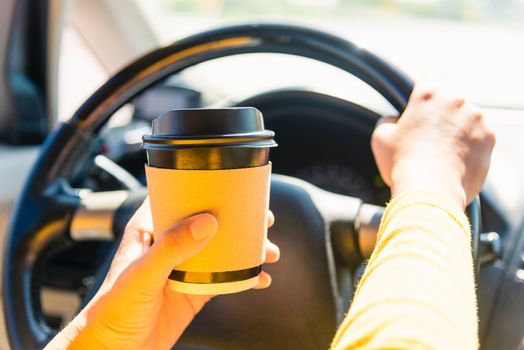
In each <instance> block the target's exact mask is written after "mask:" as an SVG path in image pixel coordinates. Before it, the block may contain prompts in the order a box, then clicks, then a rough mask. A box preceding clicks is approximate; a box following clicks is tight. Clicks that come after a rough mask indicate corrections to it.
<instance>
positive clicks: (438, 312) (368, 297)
mask: <svg viewBox="0 0 524 350" xmlns="http://www.w3.org/2000/svg"><path fill="white" fill-rule="evenodd" d="M477 348H478V339H477V301H476V295H475V283H474V276H473V262H472V257H471V243H470V233H469V224H468V220H467V218H466V216H465V215H464V213H463V212H462V211H461V210H460V208H458V207H457V206H456V205H455V204H454V203H452V202H451V201H448V200H447V199H446V198H444V197H441V196H440V195H438V194H435V193H431V192H426V191H409V192H405V193H403V194H401V195H399V196H398V197H396V198H395V199H393V200H392V201H391V202H390V203H389V205H388V207H387V209H386V212H385V214H384V217H383V218H382V222H381V224H380V229H379V233H378V237H377V244H376V247H375V250H374V251H373V254H372V256H371V258H370V260H369V262H368V264H367V267H366V271H365V273H364V275H363V276H362V279H361V280H360V283H359V285H358V288H357V291H356V293H355V296H354V298H353V302H352V305H351V307H350V309H349V312H348V314H347V316H346V318H345V319H344V321H343V322H342V324H341V326H340V328H339V330H338V331H337V334H336V335H335V338H334V339H333V342H332V350H342V349H446V350H449V349H460V350H468V349H477Z"/></svg>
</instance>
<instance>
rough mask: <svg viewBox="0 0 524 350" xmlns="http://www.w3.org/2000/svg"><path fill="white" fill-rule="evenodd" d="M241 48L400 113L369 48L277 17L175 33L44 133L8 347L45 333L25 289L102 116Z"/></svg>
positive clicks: (18, 248) (62, 226) (9, 316)
mask: <svg viewBox="0 0 524 350" xmlns="http://www.w3.org/2000/svg"><path fill="white" fill-rule="evenodd" d="M245 53H282V54H289V55H295V56H302V57H307V58H311V59H314V60H317V61H321V62H324V63H328V64H330V65H333V66H335V67H338V68H340V69H342V70H343V71H346V72H348V73H350V74H352V75H354V76H356V77H357V78H359V79H361V80H362V81H364V82H365V83H366V84H368V85H369V86H371V87H372V88H374V89H375V90H376V91H377V92H379V93H380V94H381V95H382V96H383V97H385V98H386V100H388V101H389V102H390V103H391V104H392V105H393V107H395V108H396V109H397V111H399V113H401V112H402V111H403V109H404V108H405V106H406V104H407V101H408V98H409V95H410V93H411V91H412V88H413V82H412V81H411V80H410V79H409V78H408V77H407V76H406V75H405V74H403V73H402V72H400V71H399V70H398V69H396V68H394V67H393V66H392V65H390V64H388V63H386V62H385V61H384V60H382V59H380V58H378V57H377V56H375V55H374V54H372V53H370V52H368V51H366V50H365V49H362V48H360V47H358V46H356V45H354V44H353V43H351V42H349V41H346V40H344V39H341V38H339V37H337V36H334V35H331V34H327V33H324V32H321V31H317V30H313V29H309V28H304V27H299V26H291V25H281V24H247V25H236V26H230V27H224V28H219V29H215V30H211V31H207V32H203V33H200V34H197V35H194V36H191V37H188V38H186V39H182V40H180V41H177V42H175V43H173V44H172V45H170V46H167V47H165V48H161V49H158V50H155V51H153V52H151V53H149V54H147V55H145V56H143V57H142V58H139V59H138V60H136V61H135V62H133V63H131V64H130V65H129V66H127V67H126V68H124V69H123V70H122V71H120V72H119V73H117V74H116V75H115V76H114V77H112V78H111V79H110V80H109V81H108V82H106V83H105V84H104V85H103V86H102V87H101V88H100V89H98V90H97V91H96V92H95V93H94V94H93V95H92V96H91V97H90V98H89V99H88V100H86V102H85V103H84V104H83V105H82V106H81V107H80V108H79V109H78V110H77V111H76V112H75V113H74V115H73V117H72V118H71V119H70V120H69V121H68V122H66V123H62V124H60V125H59V127H58V128H57V129H56V130H55V131H54V132H53V133H52V134H51V135H50V136H49V138H48V139H47V140H46V142H45V143H44V145H43V147H42V152H41V154H40V157H39V159H38V161H37V162H36V164H35V166H34V168H33V170H32V172H31V174H30V176H29V178H28V180H27V182H26V185H25V187H24V190H23V192H22V195H21V196H20V197H19V200H18V202H17V205H16V207H15V210H14V212H13V216H12V220H11V223H10V227H9V231H8V241H7V244H6V251H5V254H4V257H5V258H4V265H3V276H2V278H3V298H4V312H5V316H6V323H7V330H8V334H9V339H10V342H11V345H12V346H13V348H15V349H28V348H41V347H43V346H44V345H45V344H46V343H47V341H48V340H49V337H50V336H51V335H52V333H51V332H50V330H49V329H48V327H47V326H46V325H45V322H43V320H42V315H39V314H38V311H35V310H39V307H40V301H39V300H37V299H39V298H38V297H37V296H36V295H34V293H35V292H34V290H33V288H32V283H33V279H34V278H35V276H34V264H35V263H36V261H37V255H38V254H39V253H41V251H42V250H43V249H45V246H46V245H47V244H48V243H49V242H52V241H53V240H56V239H59V238H60V237H62V236H63V235H64V232H66V231H67V230H68V228H69V227H70V225H71V221H72V217H73V214H74V212H75V210H76V209H77V207H78V206H79V201H80V199H79V198H80V197H79V194H78V192H77V191H75V190H74V189H71V188H70V187H69V186H68V181H69V180H71V178H72V177H74V176H75V172H76V170H77V168H78V165H79V164H80V163H81V162H82V160H83V159H84V158H83V157H84V156H85V155H86V154H87V153H88V152H86V151H85V150H86V149H87V147H88V146H89V144H90V141H91V140H92V135H94V134H96V133H97V132H98V131H99V130H100V129H101V128H102V126H103V125H105V123H106V122H107V121H108V120H109V118H110V116H111V115H112V114H113V113H114V112H115V111H116V110H118V109H119V108H120V107H121V106H122V105H124V103H126V102H128V101H129V100H130V99H131V98H133V97H134V96H136V95H137V94H139V93H140V92H141V91H143V90H144V89H146V88H147V87H149V86H151V85H153V84H155V83H157V82H159V81H161V80H162V79H164V78H166V77H168V76H170V75H173V74H177V73H180V72H181V71H182V70H184V69H186V68H188V67H191V66H194V65H197V64H199V63H202V62H206V61H209V60H212V59H216V58H221V57H226V56H232V55H238V54H245Z"/></svg>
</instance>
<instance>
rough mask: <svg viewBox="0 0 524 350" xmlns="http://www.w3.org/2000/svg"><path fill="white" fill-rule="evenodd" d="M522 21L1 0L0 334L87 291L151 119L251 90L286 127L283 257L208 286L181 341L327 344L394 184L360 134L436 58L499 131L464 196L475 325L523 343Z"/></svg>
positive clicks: (282, 5)
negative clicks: (480, 174)
mask: <svg viewBox="0 0 524 350" xmlns="http://www.w3.org/2000/svg"><path fill="white" fill-rule="evenodd" d="M523 20H524V3H522V1H519V0H506V1H480V0H471V1H466V0H461V1H447V0H431V1H416V0H402V1H401V0H391V1H372V0H369V1H366V0H358V1H357V0H346V1H344V0H329V1H327V0H326V1H322V0H285V1H282V0H272V1H251V2H242V1H234V0H214V1H211V0H208V1H203V0H202V1H182V0H149V1H148V0H126V1H123V0H118V1H114V0H89V1H88V0H41V1H38V2H36V1H29V0H17V1H15V0H4V1H2V2H1V3H0V66H2V67H3V70H2V71H1V72H0V183H1V185H0V186H1V189H2V191H0V242H1V247H2V250H1V252H2V253H1V254H2V259H1V263H0V264H1V265H0V266H1V270H2V279H1V282H0V283H1V287H2V298H1V303H2V308H1V309H0V310H1V311H0V348H1V349H41V348H43V347H44V346H45V344H47V342H49V340H50V339H51V338H52V337H53V336H54V335H55V334H56V333H57V332H58V331H59V330H60V329H61V328H63V327H64V325H66V324H67V323H68V322H69V321H70V320H71V319H72V318H73V317H74V316H75V315H76V313H78V311H79V310H80V309H81V308H82V306H83V305H85V304H86V303H87V302H88V301H89V300H90V298H91V297H92V296H93V295H94V293H95V292H96V291H97V288H98V287H99V286H100V284H101V283H102V281H103V278H104V276H105V273H106V272H107V270H108V268H109V265H110V263H111V259H112V256H113V255H114V253H115V251H116V248H117V246H118V243H119V239H120V238H121V236H122V233H123V230H124V227H125V224H126V223H127V220H128V219H129V218H130V216H131V215H132V213H133V212H134V211H135V210H136V208H137V207H138V206H139V205H140V203H141V202H142V201H143V200H144V198H145V197H146V195H147V190H146V187H145V185H146V179H145V173H144V164H145V163H146V154H145V152H144V150H143V149H142V136H143V135H144V134H148V133H149V132H150V130H151V122H152V120H153V119H154V118H156V117H157V116H159V115H160V114H162V113H163V112H165V111H167V110H170V109H175V108H201V107H240V106H251V107H256V108H257V109H258V110H260V111H261V112H262V113H263V116H264V123H265V127H266V128H267V129H270V130H273V131H274V132H275V135H276V136H275V139H276V141H277V142H278V147H277V148H275V149H272V150H271V156H270V158H271V162H272V167H273V176H272V181H271V197H270V198H271V199H270V209H271V210H272V211H273V212H274V214H275V217H276V222H275V225H274V227H272V228H271V229H270V230H269V237H270V238H271V239H272V241H274V242H275V243H276V244H277V245H279V246H280V249H281V260H280V262H279V263H277V264H275V265H274V266H273V265H272V266H267V267H264V269H265V270H267V271H268V272H270V273H271V275H272V276H273V283H272V286H271V287H270V288H269V289H267V290H264V291H247V292H243V293H239V294H234V295H227V296H220V297H218V298H215V299H213V300H212V301H211V302H210V303H209V304H208V305H206V307H205V308H204V310H203V311H202V312H201V313H200V314H198V316H197V317H196V319H195V321H194V322H193V323H192V324H191V325H190V327H189V328H188V329H187V331H186V332H185V333H184V335H183V337H182V338H181V340H180V342H178V343H177V345H176V346H175V347H174V348H175V349H194V350H197V349H198V350H204V349H207V350H209V349H217V350H218V349H326V348H327V347H328V346H329V344H330V341H331V339H332V338H333V335H334V333H335V331H336V329H337V325H338V324H340V322H341V321H342V319H343V317H344V315H345V313H346V312H347V309H348V307H349V305H350V303H351V298H352V295H353V292H354V289H355V286H356V283H358V280H359V276H361V274H362V272H363V271H364V269H365V261H366V259H368V258H369V256H370V254H371V252H372V250H373V246H374V242H375V237H376V233H377V230H378V224H379V222H380V217H381V215H382V213H383V210H384V207H385V205H386V203H387V202H388V201H389V196H390V191H389V188H388V187H387V185H386V184H385V183H384V181H383V179H382V178H381V176H380V174H379V171H378V169H377V166H376V165H375V162H374V159H373V155H372V152H371V147H370V137H371V134H372V132H373V129H374V127H375V125H376V123H377V121H378V120H379V118H380V117H382V116H390V115H400V114H401V113H402V111H403V110H404V108H405V106H406V103H407V101H408V99H409V96H410V93H411V91H412V89H413V85H414V82H415V81H417V80H419V79H426V78H428V77H429V79H437V80H442V81H444V83H445V86H448V87H449V89H453V90H456V91H459V92H460V93H462V94H464V95H465V96H466V97H467V98H468V99H471V100H472V101H473V102H474V103H476V104H478V105H479V106H480V107H481V108H482V109H483V111H484V115H485V118H486V121H487V123H488V125H489V126H490V127H491V128H492V129H493V130H494V131H495V134H496V136H497V145H496V148H495V150H494V153H493V158H492V163H491V168H490V171H489V173H488V177H487V180H486V183H485V186H484V188H483V189H482V191H481V193H480V195H479V198H478V199H477V200H475V201H474V202H473V203H472V204H471V205H470V206H469V207H468V209H467V214H468V216H469V218H470V220H471V225H472V233H473V255H474V257H475V261H476V271H477V275H476V281H477V294H478V303H479V310H478V311H479V339H480V345H481V348H482V349H519V348H521V347H522V346H524V326H523V325H524V234H523V233H524V231H523V229H524V214H523V213H524V184H523V182H522V178H524V161H523V158H522V153H521V152H523V151H524V138H523V137H522V133H524V94H523V93H522V88H521V81H522V80H524V67H523V66H522V62H523V61H524V41H523V40H522V38H523V37H524V21H523ZM385 288H387V286H385Z"/></svg>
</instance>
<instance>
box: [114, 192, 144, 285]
mask: <svg viewBox="0 0 524 350" xmlns="http://www.w3.org/2000/svg"><path fill="white" fill-rule="evenodd" d="M152 231H153V220H152V218H151V209H150V205H149V198H146V199H145V200H144V202H143V203H142V205H141V206H140V207H139V208H138V209H137V211H136V212H135V214H133V216H132V217H131V219H130V220H129V222H128V224H127V225H126V228H125V230H124V234H123V237H122V240H121V242H120V245H119V246H118V250H117V252H116V253H115V256H114V257H113V261H112V262H111V267H110V268H109V271H108V273H107V275H106V278H105V280H104V283H105V284H108V285H109V286H111V285H112V284H113V283H114V282H115V280H116V279H117V278H118V276H119V275H120V274H121V273H122V271H124V270H125V269H126V268H127V267H128V266H129V265H130V264H131V263H132V262H133V261H135V260H136V259H138V258H139V257H140V256H142V255H143V254H144V253H145V252H146V251H147V250H148V249H149V246H150V245H151V243H152V241H153V233H152Z"/></svg>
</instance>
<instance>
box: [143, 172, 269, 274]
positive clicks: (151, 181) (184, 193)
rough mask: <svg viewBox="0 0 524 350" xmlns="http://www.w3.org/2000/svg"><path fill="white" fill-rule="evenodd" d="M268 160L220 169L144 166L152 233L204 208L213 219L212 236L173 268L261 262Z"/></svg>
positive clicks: (244, 265) (225, 267)
mask: <svg viewBox="0 0 524 350" xmlns="http://www.w3.org/2000/svg"><path fill="white" fill-rule="evenodd" d="M270 174H271V163H269V164H267V165H265V166H261V167H254V168H241V169H223V170H179V169H161V168H155V167H150V166H147V165H146V178H147V188H148V192H149V196H150V201H151V210H152V216H153V226H154V232H155V235H159V234H163V233H164V232H166V231H167V230H169V229H170V228H172V227H173V226H174V225H175V224H176V223H177V222H178V221H180V220H182V219H184V218H186V217H188V216H191V215H194V214H197V213H203V212H208V213H211V214H213V215H215V217H216V218H217V220H218V231H217V233H216V235H215V237H214V238H213V240H212V241H211V242H210V243H209V244H208V245H207V246H206V247H205V248H204V249H203V250H202V251H201V252H199V253H198V254H197V255H195V256H194V257H192V258H190V259H189V260H187V261H185V262H184V263H183V264H182V265H180V266H173V268H176V270H180V271H188V272H224V271H236V270H242V269H248V268H253V267H255V266H258V265H261V264H262V263H263V261H264V241H265V238H266V235H267V212H268V209H269V186H270Z"/></svg>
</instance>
